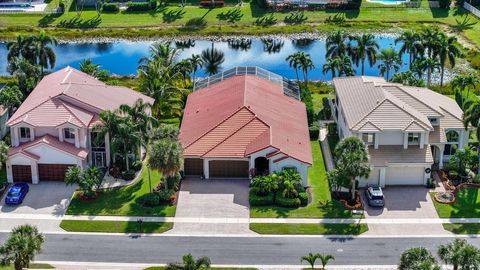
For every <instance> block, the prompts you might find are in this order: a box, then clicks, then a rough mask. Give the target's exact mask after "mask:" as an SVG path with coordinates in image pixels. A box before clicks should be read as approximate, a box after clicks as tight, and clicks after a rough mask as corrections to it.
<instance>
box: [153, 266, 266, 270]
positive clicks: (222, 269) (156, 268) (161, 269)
mask: <svg viewBox="0 0 480 270" xmlns="http://www.w3.org/2000/svg"><path fill="white" fill-rule="evenodd" d="M165 269H166V267H164V266H152V267H148V268H145V269H144V270H165ZM202 269H203V268H202ZM208 269H211V270H237V269H238V270H257V268H240V267H239V268H237V267H210V268H208Z"/></svg>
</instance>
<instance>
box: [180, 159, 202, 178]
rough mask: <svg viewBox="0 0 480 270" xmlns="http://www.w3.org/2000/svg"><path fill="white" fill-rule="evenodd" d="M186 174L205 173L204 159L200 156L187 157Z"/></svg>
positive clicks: (185, 163)
mask: <svg viewBox="0 0 480 270" xmlns="http://www.w3.org/2000/svg"><path fill="white" fill-rule="evenodd" d="M184 172H185V175H203V160H202V159H199V158H186V159H185V161H184Z"/></svg>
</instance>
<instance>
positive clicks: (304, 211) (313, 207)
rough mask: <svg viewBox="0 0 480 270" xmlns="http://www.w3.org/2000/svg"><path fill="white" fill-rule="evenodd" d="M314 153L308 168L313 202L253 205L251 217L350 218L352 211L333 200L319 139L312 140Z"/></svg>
mask: <svg viewBox="0 0 480 270" xmlns="http://www.w3.org/2000/svg"><path fill="white" fill-rule="evenodd" d="M310 143H311V145H312V153H313V165H312V167H310V168H309V169H308V184H309V185H310V192H311V194H312V196H313V199H312V202H311V203H310V204H309V205H308V206H306V207H299V208H293V209H292V208H283V207H252V208H250V217H251V218H321V217H330V218H348V217H352V212H351V211H350V210H346V209H345V208H343V206H342V205H341V204H340V203H338V202H336V201H332V200H331V197H330V191H329V188H328V182H327V178H326V175H325V163H324V162H323V156H322V150H321V149H320V143H319V142H318V141H311V142H310Z"/></svg>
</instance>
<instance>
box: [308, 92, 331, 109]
mask: <svg viewBox="0 0 480 270" xmlns="http://www.w3.org/2000/svg"><path fill="white" fill-rule="evenodd" d="M330 96H331V95H329V94H316V93H314V94H312V99H313V110H314V111H315V113H318V112H319V111H321V110H322V109H323V103H322V99H323V98H324V97H330Z"/></svg>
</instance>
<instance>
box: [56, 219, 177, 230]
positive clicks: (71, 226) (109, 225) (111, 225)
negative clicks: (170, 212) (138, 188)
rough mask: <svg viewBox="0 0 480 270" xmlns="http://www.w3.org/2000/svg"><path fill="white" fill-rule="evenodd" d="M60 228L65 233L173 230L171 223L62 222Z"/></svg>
mask: <svg viewBox="0 0 480 270" xmlns="http://www.w3.org/2000/svg"><path fill="white" fill-rule="evenodd" d="M60 227H61V228H62V229H64V230H65V231H67V232H106V233H163V232H166V231H168V230H171V229H172V228H173V223H172V222H143V223H142V224H141V225H140V224H139V223H138V222H136V221H103V220H63V221H62V222H61V223H60Z"/></svg>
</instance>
